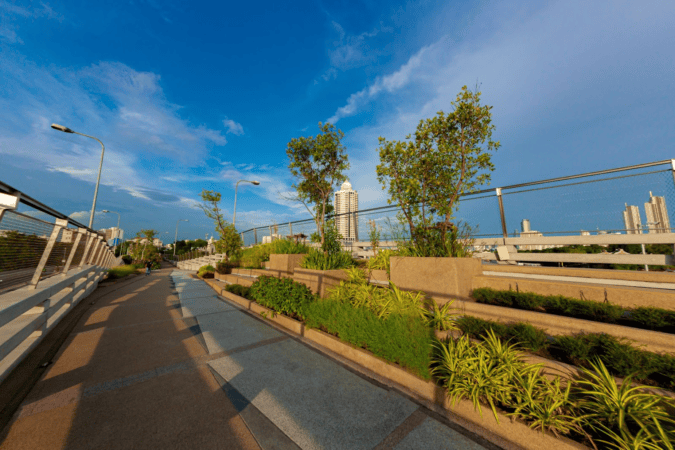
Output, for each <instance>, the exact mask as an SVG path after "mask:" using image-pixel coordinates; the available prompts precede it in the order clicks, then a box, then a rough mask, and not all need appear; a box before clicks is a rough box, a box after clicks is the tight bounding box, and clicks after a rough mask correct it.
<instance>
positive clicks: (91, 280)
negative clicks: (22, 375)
mask: <svg viewBox="0 0 675 450" xmlns="http://www.w3.org/2000/svg"><path fill="white" fill-rule="evenodd" d="M18 209H25V211H21V212H19V211H18ZM38 216H41V217H42V218H39V217H38ZM120 261H121V258H115V256H114V254H113V252H112V250H111V249H110V248H109V247H108V245H107V243H106V242H105V241H104V239H103V236H101V235H100V234H98V233H96V232H95V231H94V230H92V229H89V228H87V227H85V226H84V225H82V224H80V223H79V222H77V221H75V220H73V219H71V218H69V217H67V216H65V215H64V214H61V213H59V212H58V211H55V210H53V209H51V208H49V207H48V206H46V205H44V204H42V203H40V202H38V201H37V200H34V199H33V198H31V197H29V196H27V195H25V194H23V193H21V192H19V191H18V190H16V189H14V188H12V187H11V186H8V185H6V184H4V183H2V182H0V381H2V379H4V377H6V376H7V374H8V373H9V372H10V371H11V370H12V369H13V368H14V367H16V365H17V364H19V362H21V360H22V359H23V358H24V357H25V356H26V355H27V354H28V353H29V352H30V351H31V350H32V349H33V348H35V346H36V345H38V343H39V342H40V341H41V340H42V339H43V338H44V336H45V335H46V334H47V333H48V332H49V331H50V330H51V329H52V328H53V327H54V326H55V325H56V324H57V323H58V322H59V321H60V320H61V318H63V317H64V316H65V315H66V314H67V313H68V312H69V311H70V310H71V309H72V308H73V307H74V306H75V305H77V303H78V302H79V301H80V300H82V299H83V298H85V297H87V296H88V295H89V294H90V293H91V292H92V291H93V290H94V289H96V287H97V286H98V282H99V281H100V280H101V279H102V278H103V276H104V275H105V273H106V269H107V268H109V267H113V266H115V265H118V264H119V263H120Z"/></svg>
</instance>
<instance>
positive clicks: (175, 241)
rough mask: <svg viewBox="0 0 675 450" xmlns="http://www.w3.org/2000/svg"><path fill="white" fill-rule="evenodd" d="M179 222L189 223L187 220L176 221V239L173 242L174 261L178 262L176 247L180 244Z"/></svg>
mask: <svg viewBox="0 0 675 450" xmlns="http://www.w3.org/2000/svg"><path fill="white" fill-rule="evenodd" d="M178 222H189V220H187V219H178V220H177V221H176V239H174V241H173V260H174V261H175V260H176V245H177V244H178Z"/></svg>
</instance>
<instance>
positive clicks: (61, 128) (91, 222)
mask: <svg viewBox="0 0 675 450" xmlns="http://www.w3.org/2000/svg"><path fill="white" fill-rule="evenodd" d="M52 128H53V129H55V130H58V131H63V132H64V133H73V134H79V135H80V136H84V137H88V138H91V139H96V140H97V141H98V143H99V144H101V148H102V150H101V162H100V163H99V165H98V178H97V179H96V190H95V191H94V204H93V205H92V206H91V214H90V215H89V228H92V227H93V226H94V211H95V210H96V197H98V185H99V183H100V182H101V168H102V167H103V154H104V153H105V145H103V142H101V141H100V140H99V139H98V138H95V137H94V136H89V135H88V134H82V133H78V132H77V131H73V130H71V129H70V128H68V127H64V126H63V125H57V124H55V123H53V124H52Z"/></svg>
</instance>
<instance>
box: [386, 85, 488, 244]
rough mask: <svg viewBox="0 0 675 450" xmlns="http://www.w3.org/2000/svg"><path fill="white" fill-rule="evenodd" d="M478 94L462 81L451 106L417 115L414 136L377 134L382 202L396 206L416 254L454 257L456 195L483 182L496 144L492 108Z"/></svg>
mask: <svg viewBox="0 0 675 450" xmlns="http://www.w3.org/2000/svg"><path fill="white" fill-rule="evenodd" d="M480 95H481V93H480V92H478V90H477V89H476V91H475V92H472V91H470V90H468V89H467V87H466V86H464V87H462V90H461V92H460V93H459V94H458V95H457V99H456V100H455V101H454V102H452V106H453V107H454V110H453V111H452V112H450V113H448V114H446V113H444V112H443V111H440V112H438V113H437V114H436V116H435V117H433V118H431V119H423V120H421V121H420V123H419V125H418V126H417V130H416V131H415V135H414V138H412V139H411V135H408V136H406V140H405V141H387V140H386V139H384V138H382V137H380V139H379V141H380V147H379V152H380V164H379V165H378V166H377V178H378V180H379V181H380V183H381V184H382V189H386V188H387V187H388V188H389V196H390V198H389V200H388V202H389V203H390V204H391V203H394V202H395V203H398V205H399V206H400V208H401V211H402V215H403V218H404V220H405V222H406V223H407V225H408V227H409V229H410V236H411V239H412V244H413V245H414V247H415V249H416V250H417V253H418V254H420V256H457V255H456V253H457V251H458V250H459V249H460V248H459V247H457V245H456V243H457V238H458V236H459V235H460V234H461V231H460V230H458V227H456V226H455V225H454V224H453V223H452V222H451V221H450V220H451V219H452V218H453V213H454V211H455V210H456V208H457V206H458V204H459V198H460V196H461V195H462V194H464V193H467V192H471V191H473V190H474V188H475V187H476V186H477V185H481V184H483V183H486V182H487V183H488V184H489V181H490V172H491V171H493V170H494V165H493V164H492V162H491V160H490V156H491V155H490V153H489V152H490V151H496V150H497V149H498V148H499V146H500V144H499V142H494V141H492V131H493V130H494V128H495V127H494V125H492V116H491V113H490V110H491V109H492V107H491V106H481V105H480ZM439 219H440V221H437V220H439ZM460 253H461V251H460Z"/></svg>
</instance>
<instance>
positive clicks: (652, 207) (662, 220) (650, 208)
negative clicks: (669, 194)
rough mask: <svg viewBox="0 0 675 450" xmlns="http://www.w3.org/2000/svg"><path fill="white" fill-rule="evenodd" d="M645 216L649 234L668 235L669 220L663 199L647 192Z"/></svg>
mask: <svg viewBox="0 0 675 450" xmlns="http://www.w3.org/2000/svg"><path fill="white" fill-rule="evenodd" d="M645 215H646V216H647V226H648V227H649V232H650V233H670V232H671V230H670V219H669V218H668V210H667V209H666V199H665V197H655V196H653V195H652V191H649V203H645Z"/></svg>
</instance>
